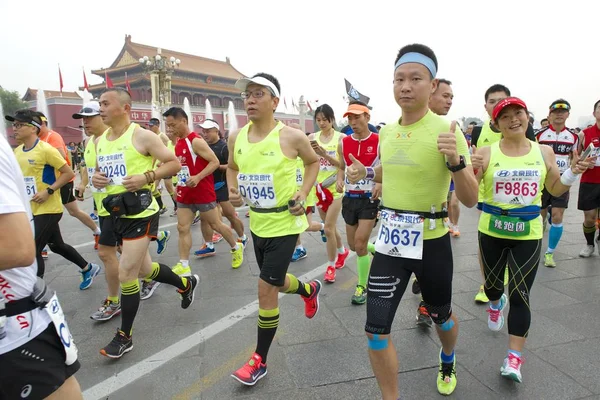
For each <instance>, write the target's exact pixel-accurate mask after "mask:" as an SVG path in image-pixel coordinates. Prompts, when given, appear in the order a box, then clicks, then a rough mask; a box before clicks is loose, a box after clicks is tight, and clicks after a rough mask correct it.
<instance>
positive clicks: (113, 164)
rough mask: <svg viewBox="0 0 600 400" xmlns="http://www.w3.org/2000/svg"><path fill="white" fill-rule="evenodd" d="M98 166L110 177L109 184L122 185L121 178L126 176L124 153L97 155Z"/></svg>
mask: <svg viewBox="0 0 600 400" xmlns="http://www.w3.org/2000/svg"><path fill="white" fill-rule="evenodd" d="M98 168H100V171H102V172H104V174H105V175H106V177H107V178H109V179H110V182H109V185H115V186H118V185H122V184H123V178H125V177H126V176H127V166H126V165H125V154H124V153H114V154H106V155H99V156H98Z"/></svg>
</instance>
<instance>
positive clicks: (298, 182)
mask: <svg viewBox="0 0 600 400" xmlns="http://www.w3.org/2000/svg"><path fill="white" fill-rule="evenodd" d="M302 182H304V179H303V178H302V170H301V169H300V168H296V185H298V186H302Z"/></svg>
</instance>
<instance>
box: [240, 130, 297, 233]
mask: <svg viewBox="0 0 600 400" xmlns="http://www.w3.org/2000/svg"><path fill="white" fill-rule="evenodd" d="M250 126H251V123H250V124H247V125H246V126H244V127H243V128H242V130H241V131H240V132H239V133H238V136H237V138H236V140H235V153H234V156H233V160H234V162H235V163H236V164H237V166H238V168H239V173H238V177H237V180H238V185H239V191H240V194H241V195H242V196H243V197H244V198H245V199H246V202H247V203H248V204H249V205H250V206H251V207H255V208H277V207H282V206H286V205H287V204H288V201H289V200H290V199H291V198H292V197H293V196H294V194H295V193H296V191H297V189H298V187H297V185H296V176H297V175H296V170H297V166H298V161H297V159H290V158H288V157H286V156H285V155H284V154H283V152H282V151H281V145H280V144H279V132H280V131H281V129H282V128H283V127H284V125H283V123H281V122H279V123H278V124H277V126H275V128H274V129H273V130H272V131H271V132H270V133H269V134H268V135H267V136H266V137H265V138H264V139H263V140H261V141H260V142H257V143H250V142H249V141H248V130H249V128H250ZM306 228H308V222H307V219H306V216H304V215H302V216H299V217H296V216H294V215H292V214H290V213H289V211H287V210H286V211H283V212H269V213H257V212H254V211H252V210H250V230H251V231H252V232H253V233H254V234H255V235H257V236H259V237H262V238H270V237H280V236H287V235H294V234H298V233H301V232H304V231H305V230H306Z"/></svg>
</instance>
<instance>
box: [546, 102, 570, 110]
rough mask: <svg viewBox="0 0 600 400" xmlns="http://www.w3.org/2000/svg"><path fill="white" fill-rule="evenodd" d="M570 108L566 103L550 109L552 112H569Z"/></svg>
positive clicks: (554, 105)
mask: <svg viewBox="0 0 600 400" xmlns="http://www.w3.org/2000/svg"><path fill="white" fill-rule="evenodd" d="M570 108H571V107H569V105H568V104H565V103H558V104H553V105H552V107H550V109H551V110H569V109H570Z"/></svg>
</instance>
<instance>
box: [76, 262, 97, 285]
mask: <svg viewBox="0 0 600 400" xmlns="http://www.w3.org/2000/svg"><path fill="white" fill-rule="evenodd" d="M88 266H89V269H88V270H87V271H83V270H81V271H80V272H81V283H80V284H79V290H85V289H87V288H89V287H90V286H92V283H93V282H94V278H95V277H96V276H98V274H99V273H100V266H99V265H98V264H94V263H89V264H88Z"/></svg>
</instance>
